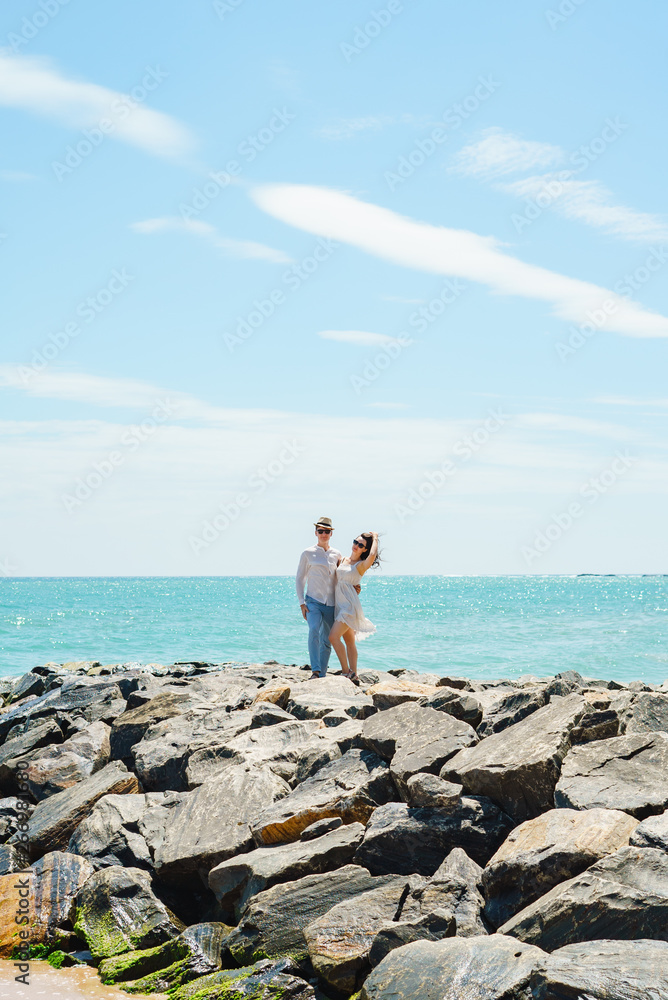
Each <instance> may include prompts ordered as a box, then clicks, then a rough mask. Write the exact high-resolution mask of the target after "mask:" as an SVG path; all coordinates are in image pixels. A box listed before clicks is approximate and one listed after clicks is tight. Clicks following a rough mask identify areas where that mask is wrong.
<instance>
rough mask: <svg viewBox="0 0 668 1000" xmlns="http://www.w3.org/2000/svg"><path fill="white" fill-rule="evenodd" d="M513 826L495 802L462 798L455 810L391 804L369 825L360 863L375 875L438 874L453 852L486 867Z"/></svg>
mask: <svg viewBox="0 0 668 1000" xmlns="http://www.w3.org/2000/svg"><path fill="white" fill-rule="evenodd" d="M512 826H513V823H512V820H511V819H510V817H509V816H507V815H506V814H505V813H504V812H502V810H501V809H499V807H498V806H497V805H496V804H495V803H494V802H492V801H491V799H488V798H485V797H484V796H478V795H465V796H463V797H462V799H461V802H460V805H459V808H458V809H456V810H455V811H449V810H445V809H429V808H420V809H413V808H411V807H410V806H408V805H406V804H405V803H403V802H390V803H388V804H387V805H384V806H380V808H378V809H376V811H375V812H374V814H373V816H372V817H371V819H370V820H369V823H368V825H367V828H366V833H365V835H364V840H363V841H362V843H361V844H360V846H359V847H358V849H357V853H356V854H355V862H356V863H357V864H360V865H364V866H365V867H366V868H368V869H369V871H371V872H373V873H374V874H389V873H395V874H398V875H410V874H413V873H418V874H420V875H433V873H434V872H435V871H436V869H437V868H438V866H439V865H440V864H441V862H442V861H443V859H444V858H445V855H446V854H448V853H449V852H450V851H451V850H452V848H453V847H462V848H463V849H464V850H465V851H466V852H467V854H468V855H469V856H470V857H471V858H473V860H474V861H475V862H476V863H477V864H480V865H484V864H486V862H487V861H489V859H490V857H491V856H492V854H493V853H494V851H496V850H497V849H498V848H499V847H500V846H501V844H502V843H503V841H504V840H505V839H506V837H507V836H508V834H509V832H510V830H511V829H512Z"/></svg>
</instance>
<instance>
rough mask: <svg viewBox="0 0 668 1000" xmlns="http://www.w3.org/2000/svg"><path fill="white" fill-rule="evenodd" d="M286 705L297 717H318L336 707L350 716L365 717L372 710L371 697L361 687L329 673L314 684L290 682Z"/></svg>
mask: <svg viewBox="0 0 668 1000" xmlns="http://www.w3.org/2000/svg"><path fill="white" fill-rule="evenodd" d="M286 708H287V710H288V712H290V714H291V715H294V717H295V718H296V719H321V718H322V717H323V715H327V714H328V713H329V712H332V711H336V710H337V709H338V710H339V711H343V712H345V713H346V715H349V716H350V718H351V719H357V718H359V719H366V717H367V716H368V715H371V714H372V713H373V711H374V707H373V701H372V700H371V698H369V697H368V696H367V695H366V694H365V693H364V692H363V691H362V690H361V688H357V687H355V685H354V684H353V683H352V682H351V681H349V680H348V679H347V678H346V677H335V676H330V675H328V676H327V677H323V678H321V679H320V680H319V681H318V682H317V684H316V683H314V682H313V681H300V682H299V683H298V684H293V685H292V686H291V689H290V700H289V701H288V703H287V705H286Z"/></svg>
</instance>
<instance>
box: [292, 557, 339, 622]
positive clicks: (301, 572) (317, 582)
mask: <svg viewBox="0 0 668 1000" xmlns="http://www.w3.org/2000/svg"><path fill="white" fill-rule="evenodd" d="M340 560H341V553H340V552H339V550H338V549H331V548H330V549H327V551H325V549H323V547H322V545H312V546H311V547H310V548H309V549H304V551H303V552H302V555H301V559H300V560H299V567H298V569H297V600H298V601H299V603H300V604H303V603H304V588H306V594H307V596H308V597H312V598H313V599H314V600H315V601H320V603H321V604H328V605H329V606H330V607H333V606H334V592H335V590H336V567H337V566H338V564H339V562H340Z"/></svg>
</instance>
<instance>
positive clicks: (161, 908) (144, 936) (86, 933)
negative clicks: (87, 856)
mask: <svg viewBox="0 0 668 1000" xmlns="http://www.w3.org/2000/svg"><path fill="white" fill-rule="evenodd" d="M74 929H75V931H76V933H77V935H78V936H79V937H80V938H83V939H84V940H85V941H86V943H87V944H88V947H89V949H90V951H91V954H92V955H93V956H94V957H95V958H108V957H109V956H110V955H120V954H121V953H122V952H125V951H134V950H136V949H143V948H154V947H156V945H159V944H163V943H164V942H165V941H168V940H170V938H175V937H177V936H178V935H179V934H180V933H181V932H182V931H184V930H185V926H184V924H182V923H181V921H180V920H179V919H178V917H175V916H174V914H173V913H172V912H171V910H168V909H167V907H166V906H165V905H164V903H162V902H160V900H159V899H158V898H157V896H155V895H154V893H153V891H152V889H151V880H150V878H149V877H148V875H147V874H146V872H144V871H141V870H140V869H139V868H120V867H118V866H114V867H111V868H103V869H102V871H99V872H95V874H93V875H91V876H90V878H89V879H88V881H87V882H86V883H85V885H84V886H83V888H82V889H81V890H80V891H79V893H78V895H77V897H76V923H75V925H74Z"/></svg>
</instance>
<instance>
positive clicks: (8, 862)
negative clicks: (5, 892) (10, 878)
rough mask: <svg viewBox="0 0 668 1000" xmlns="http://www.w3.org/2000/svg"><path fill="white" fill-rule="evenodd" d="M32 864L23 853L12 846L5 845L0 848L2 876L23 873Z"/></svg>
mask: <svg viewBox="0 0 668 1000" xmlns="http://www.w3.org/2000/svg"><path fill="white" fill-rule="evenodd" d="M29 864H30V861H29V859H28V858H27V857H26V855H25V853H24V852H23V851H20V850H19V849H18V848H16V847H13V846H12V845H11V844H3V845H2V846H1V847H0V875H11V873H12V872H21V871H23V870H24V869H25V868H27V867H28V866H29Z"/></svg>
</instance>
